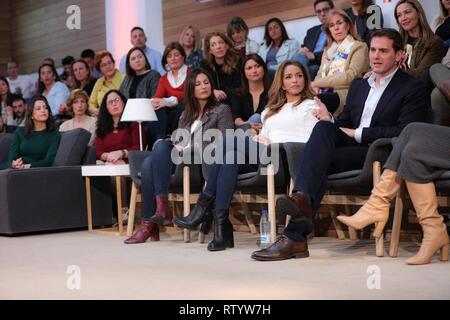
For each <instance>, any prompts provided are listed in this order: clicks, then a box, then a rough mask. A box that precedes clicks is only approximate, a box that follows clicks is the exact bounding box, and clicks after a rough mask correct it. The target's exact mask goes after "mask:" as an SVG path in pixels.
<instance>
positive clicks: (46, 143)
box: [0, 127, 61, 169]
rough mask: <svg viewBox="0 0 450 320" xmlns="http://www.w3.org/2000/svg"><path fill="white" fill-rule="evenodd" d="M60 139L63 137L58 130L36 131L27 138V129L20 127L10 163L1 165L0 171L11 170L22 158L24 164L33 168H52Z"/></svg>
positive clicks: (14, 138) (10, 150) (16, 132)
mask: <svg viewBox="0 0 450 320" xmlns="http://www.w3.org/2000/svg"><path fill="white" fill-rule="evenodd" d="M60 139H61V135H60V133H59V132H58V131H57V130H55V131H53V132H49V131H46V130H44V131H35V132H33V133H32V134H31V136H29V137H28V138H27V137H25V128H24V127H19V128H17V129H16V131H15V132H14V137H13V142H12V144H11V147H10V149H9V156H8V161H7V162H6V163H2V164H0V169H7V168H11V163H12V162H13V161H14V160H16V159H18V158H22V161H23V163H24V164H31V167H50V166H51V165H52V164H53V160H54V159H55V156H56V152H57V151H58V147H59V140H60Z"/></svg>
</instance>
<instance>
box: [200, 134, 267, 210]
mask: <svg viewBox="0 0 450 320" xmlns="http://www.w3.org/2000/svg"><path fill="white" fill-rule="evenodd" d="M229 139H232V141H233V147H232V148H227V140H229ZM217 148H222V150H223V153H222V154H220V155H218V154H217V152H216V158H218V159H216V161H215V163H214V164H212V165H211V166H210V167H209V170H208V179H207V183H206V187H205V190H204V191H203V192H204V193H205V194H207V195H209V196H215V197H216V209H228V208H229V207H230V204H231V200H232V199H233V194H234V190H235V189H236V183H237V177H238V174H243V173H248V172H256V171H258V166H259V161H260V156H259V155H260V152H261V151H262V150H263V149H264V148H265V146H264V145H262V144H261V143H257V142H254V141H253V140H251V138H250V137H238V136H226V137H224V139H223V141H222V144H218V146H217V147H216V150H217ZM253 152H255V153H254V154H252V153H253ZM219 157H220V158H219ZM237 160H243V161H239V163H240V164H238V161H237ZM254 160H256V161H254Z"/></svg>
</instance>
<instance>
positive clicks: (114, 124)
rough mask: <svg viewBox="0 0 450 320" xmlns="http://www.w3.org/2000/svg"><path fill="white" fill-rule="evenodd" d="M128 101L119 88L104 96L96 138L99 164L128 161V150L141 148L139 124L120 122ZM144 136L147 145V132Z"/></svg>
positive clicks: (143, 139)
mask: <svg viewBox="0 0 450 320" xmlns="http://www.w3.org/2000/svg"><path fill="white" fill-rule="evenodd" d="M126 102H127V99H126V98H125V97H124V95H123V94H122V93H120V91H119V90H110V91H108V92H107V93H106V94H105V96H104V98H103V101H102V104H101V107H100V112H99V115H98V122H97V131H96V135H97V137H96V138H95V150H96V153H97V164H124V163H128V159H127V158H128V151H131V150H139V148H140V145H139V126H138V124H137V123H135V122H133V123H131V124H130V123H129V122H120V117H121V116H122V112H123V110H124V108H125V104H126ZM142 136H143V137H142V141H143V145H144V146H145V134H143V135H142Z"/></svg>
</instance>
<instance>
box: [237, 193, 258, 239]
mask: <svg viewBox="0 0 450 320" xmlns="http://www.w3.org/2000/svg"><path fill="white" fill-rule="evenodd" d="M240 204H241V207H242V211H243V212H244V216H245V220H246V221H247V224H248V227H249V228H250V232H251V233H252V234H256V233H257V232H258V231H257V230H256V226H255V222H254V221H253V217H252V214H251V212H250V210H249V208H248V205H247V203H245V202H243V201H240Z"/></svg>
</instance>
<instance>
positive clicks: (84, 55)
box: [80, 49, 102, 79]
mask: <svg viewBox="0 0 450 320" xmlns="http://www.w3.org/2000/svg"><path fill="white" fill-rule="evenodd" d="M80 56H81V59H83V60H84V61H86V63H87V64H88V65H89V68H90V69H91V74H92V77H93V78H95V79H98V78H100V77H101V76H102V74H101V73H100V71H98V70H97V69H96V68H95V51H94V50H92V49H84V50H83V51H81V55H80Z"/></svg>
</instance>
